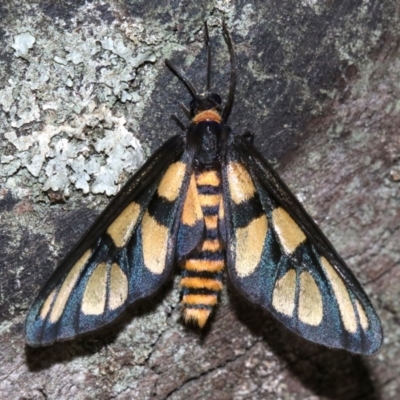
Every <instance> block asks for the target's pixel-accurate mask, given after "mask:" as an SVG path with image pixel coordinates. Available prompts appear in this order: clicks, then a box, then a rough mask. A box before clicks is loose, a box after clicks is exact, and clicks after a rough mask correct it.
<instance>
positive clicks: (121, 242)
mask: <svg viewBox="0 0 400 400" xmlns="http://www.w3.org/2000/svg"><path fill="white" fill-rule="evenodd" d="M139 215H140V204H137V203H135V202H132V203H131V204H129V205H128V206H127V207H126V208H125V210H124V211H122V212H121V214H120V215H119V216H118V217H117V218H116V219H115V221H114V222H113V223H112V224H111V225H110V226H109V227H108V229H107V233H108V234H109V235H110V236H111V239H112V240H113V242H114V244H115V246H117V247H123V246H125V245H126V243H127V242H128V240H129V239H130V237H131V236H132V232H133V229H134V228H135V225H136V222H137V220H138V218H139Z"/></svg>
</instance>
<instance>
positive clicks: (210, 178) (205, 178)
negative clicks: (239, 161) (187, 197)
mask: <svg viewBox="0 0 400 400" xmlns="http://www.w3.org/2000/svg"><path fill="white" fill-rule="evenodd" d="M196 183H197V185H198V186H204V185H210V186H219V185H220V183H221V180H220V179H219V176H218V174H217V171H214V170H211V171H205V172H202V173H201V174H199V175H198V176H197V177H196Z"/></svg>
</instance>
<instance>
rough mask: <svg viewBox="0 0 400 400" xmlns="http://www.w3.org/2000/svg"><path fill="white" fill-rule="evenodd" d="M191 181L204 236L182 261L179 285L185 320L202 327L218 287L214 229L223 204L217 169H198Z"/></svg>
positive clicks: (220, 255)
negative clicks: (194, 184) (203, 227)
mask: <svg viewBox="0 0 400 400" xmlns="http://www.w3.org/2000/svg"><path fill="white" fill-rule="evenodd" d="M195 180H196V195H197V196H198V200H199V203H200V206H201V211H202V215H203V218H204V225H205V229H204V237H203V239H202V240H201V242H200V244H199V246H198V247H197V248H196V249H195V250H193V251H192V252H191V253H189V255H188V256H187V257H186V260H185V261H184V262H183V265H182V270H183V271H182V279H181V282H180V285H181V287H182V289H183V296H182V305H183V318H184V320H185V322H193V323H195V324H196V325H198V326H199V327H200V328H202V327H203V326H204V325H205V324H206V322H207V319H208V317H209V316H210V314H211V312H212V309H213V306H215V305H216V304H217V302H218V295H219V292H220V291H221V290H222V281H221V280H222V270H223V269H224V266H225V251H224V249H223V246H222V242H221V240H220V235H219V232H218V221H219V219H222V218H223V215H222V211H223V207H222V194H221V178H220V175H219V172H218V171H217V170H214V169H208V170H207V169H203V170H201V171H198V172H197V173H196V174H195Z"/></svg>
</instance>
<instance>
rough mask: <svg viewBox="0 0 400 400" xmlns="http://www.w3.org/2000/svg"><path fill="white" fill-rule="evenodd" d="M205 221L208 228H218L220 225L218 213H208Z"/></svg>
mask: <svg viewBox="0 0 400 400" xmlns="http://www.w3.org/2000/svg"><path fill="white" fill-rule="evenodd" d="M204 222H205V224H206V228H207V229H216V228H217V227H218V215H206V216H205V217H204Z"/></svg>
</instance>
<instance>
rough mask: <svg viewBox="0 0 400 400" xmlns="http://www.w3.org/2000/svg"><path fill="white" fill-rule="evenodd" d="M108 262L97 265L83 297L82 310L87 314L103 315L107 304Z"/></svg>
mask: <svg viewBox="0 0 400 400" xmlns="http://www.w3.org/2000/svg"><path fill="white" fill-rule="evenodd" d="M106 294H107V263H105V262H103V263H100V264H99V265H97V267H96V268H95V269H94V270H93V272H92V274H91V275H90V278H89V280H88V283H87V284H86V288H85V292H84V294H83V299H82V312H83V313H84V314H86V315H101V314H103V312H104V309H105V306H106Z"/></svg>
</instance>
